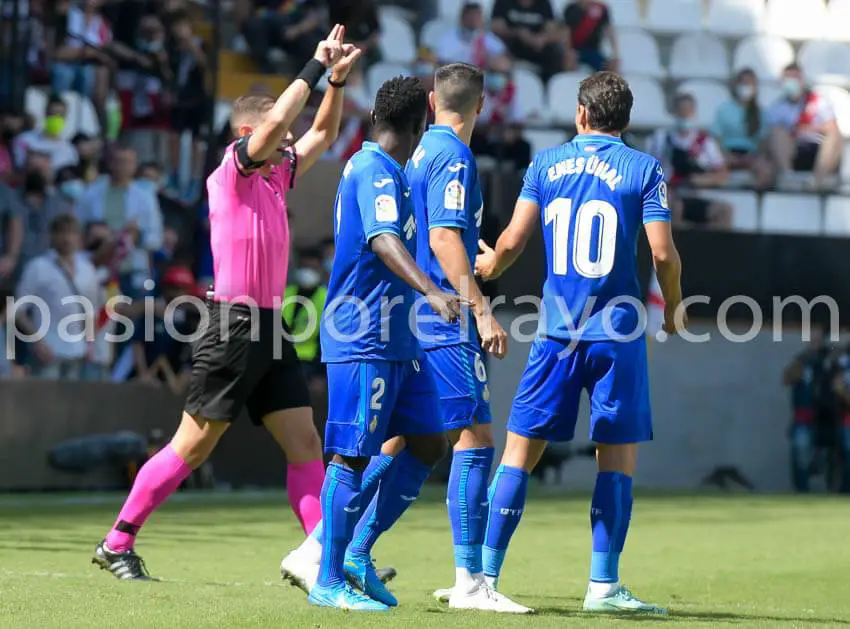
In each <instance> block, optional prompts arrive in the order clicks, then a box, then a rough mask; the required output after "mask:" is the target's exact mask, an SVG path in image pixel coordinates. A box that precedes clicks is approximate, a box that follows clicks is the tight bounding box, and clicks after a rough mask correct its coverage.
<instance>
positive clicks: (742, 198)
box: [700, 190, 759, 232]
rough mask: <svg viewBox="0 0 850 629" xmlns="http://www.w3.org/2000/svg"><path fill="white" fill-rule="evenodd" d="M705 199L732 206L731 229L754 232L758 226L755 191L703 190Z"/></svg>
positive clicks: (757, 203)
mask: <svg viewBox="0 0 850 629" xmlns="http://www.w3.org/2000/svg"><path fill="white" fill-rule="evenodd" d="M700 196H701V197H703V198H705V199H711V200H715V201H722V202H724V203H728V204H729V205H731V206H732V229H734V230H735V231H743V232H754V231H758V228H759V200H758V195H756V193H755V192H750V191H745V190H705V191H703V192H701V193H700Z"/></svg>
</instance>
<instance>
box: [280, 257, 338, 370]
mask: <svg viewBox="0 0 850 629" xmlns="http://www.w3.org/2000/svg"><path fill="white" fill-rule="evenodd" d="M292 279H293V281H292V283H291V284H290V285H289V286H287V287H286V292H285V294H284V308H283V321H284V324H285V325H286V327H287V329H288V330H289V331H290V332H291V333H292V334H293V336H294V337H295V338H297V339H299V341H298V342H297V343H296V344H295V351H296V353H297V354H298V359H299V360H300V361H301V363H302V364H303V365H304V369H305V371H306V373H307V378H308V380H309V379H311V377H312V376H314V375H316V374H322V375H323V374H324V369H323V367H322V364H321V361H320V355H319V326H318V325H315V323H316V317H319V316H320V315H321V313H322V311H323V310H324V308H325V301H326V300H327V295H328V287H327V284H325V281H324V267H323V266H322V254H321V252H320V251H319V250H318V249H304V250H302V251H300V252H299V253H298V266H297V268H296V269H295V271H294V272H293V274H292ZM307 332H310V334H309V335H308V334H307Z"/></svg>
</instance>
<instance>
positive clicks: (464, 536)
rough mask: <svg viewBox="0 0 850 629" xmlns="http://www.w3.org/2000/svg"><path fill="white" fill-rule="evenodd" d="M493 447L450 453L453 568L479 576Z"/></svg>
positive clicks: (448, 504) (449, 497) (448, 499)
mask: <svg viewBox="0 0 850 629" xmlns="http://www.w3.org/2000/svg"><path fill="white" fill-rule="evenodd" d="M493 451H494V450H493V448H471V449H469V450H459V451H457V452H454V453H453V454H452V469H451V472H450V474H449V487H448V492H447V495H446V505H447V506H448V510H449V522H450V523H451V525H452V539H453V540H454V547H455V567H456V568H466V569H467V570H468V571H469V572H470V573H471V574H478V573H480V572H481V571H482V570H483V568H482V564H481V546H482V544H483V543H484V532H485V531H486V529H487V479H488V478H489V476H490V467H491V466H492V465H493Z"/></svg>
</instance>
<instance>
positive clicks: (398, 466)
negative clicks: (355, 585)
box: [349, 450, 433, 557]
mask: <svg viewBox="0 0 850 629" xmlns="http://www.w3.org/2000/svg"><path fill="white" fill-rule="evenodd" d="M432 469H433V468H432V466H430V465H425V464H424V463H422V462H421V461H420V460H419V459H417V458H416V457H415V456H413V455H412V454H411V453H410V451H408V450H404V451H402V453H401V454H399V455H398V456H396V457H395V461H394V463H393V466H392V468H391V469H390V470H389V472H387V473H385V474H384V476H383V477H382V478H381V482H380V486H379V487H378V493H377V494H376V495H375V497H374V498H373V499H372V502H370V503H369V507H368V508H367V510H366V513H364V514H363V516H362V517H361V519H360V522H358V525H357V530H355V532H354V539H353V541H352V542H351V546H350V547H349V552H350V553H351V554H353V555H359V556H362V557H371V554H372V547H373V546H374V545H375V542H376V541H378V537H379V536H380V535H381V533H383V532H384V531H386V530H388V529H389V528H390V527H391V526H392V525H393V524H395V523H396V522H397V521H398V519H399V518H400V517H401V514H402V513H404V512H405V511H406V510H407V508H408V507H409V506H410V505H411V504H412V503H413V502H414V501H415V500H416V499H417V498H418V497H419V491H420V490H421V489H422V485H424V484H425V481H426V480H427V478H428V475H429V474H430V473H431V470H432Z"/></svg>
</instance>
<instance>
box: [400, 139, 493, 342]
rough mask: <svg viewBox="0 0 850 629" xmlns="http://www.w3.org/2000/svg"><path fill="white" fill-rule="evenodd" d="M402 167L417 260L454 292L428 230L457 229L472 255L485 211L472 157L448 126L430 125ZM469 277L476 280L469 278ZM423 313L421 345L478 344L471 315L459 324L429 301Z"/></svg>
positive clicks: (443, 287) (467, 252)
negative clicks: (440, 313)
mask: <svg viewBox="0 0 850 629" xmlns="http://www.w3.org/2000/svg"><path fill="white" fill-rule="evenodd" d="M405 172H406V174H407V180H408V181H409V182H410V189H411V191H412V197H413V204H414V206H415V207H416V225H417V228H418V231H417V244H416V263H417V264H418V265H419V267H420V268H421V269H422V270H423V271H425V273H427V274H428V276H429V277H430V278H431V280H432V281H433V282H434V284H436V285H437V286H438V287H439V288H440V289H441V290H443V291H446V292H449V293H455V292H456V291H455V289H454V287H453V286H452V285H451V283H450V282H449V280H448V279H446V275H445V273H443V268H442V267H441V266H440V262H439V260H437V256H435V255H434V252H433V251H431V243H430V232H431V230H432V229H434V228H435V227H448V228H452V229H457V230H458V231H459V232H460V237H461V240H462V242H463V247H464V249H465V250H466V255H467V257H468V258H469V259H470V260H472V261H474V260H475V255H476V254H477V253H478V232H479V230H480V228H481V221H482V220H483V216H484V201H483V198H482V195H481V186H480V184H479V181H478V167H477V166H476V164H475V158H474V157H473V155H472V151H471V150H470V148H469V147H468V146H467V145H466V144H464V142H463V140H461V139H460V138H459V137H458V136H457V134H456V133H455V132H454V130H453V129H452V128H451V127H447V126H442V125H432V126H431V127H430V128H429V129H428V131H427V132H426V133H425V134H424V135H423V136H422V141H421V142H420V143H419V146H418V147H417V148H416V151H415V152H414V153H413V157H411V159H410V161H408V162H407V167H406V169H405ZM469 281H470V282H474V281H475V279H474V278H472V277H470V278H469ZM421 313H422V315H423V316H422V317H421V320H420V322H419V329H420V330H421V332H422V334H421V335H420V341H421V343H422V346H423V347H424V348H426V349H430V348H433V347H445V346H448V345H457V344H460V343H467V342H471V343H473V344H474V345H475V346H477V345H478V335H477V333H476V332H475V324H474V322H473V321H470V318H469V317H467V318H466V319H465V320H464V322H463V323H462V324H457V323H448V322H446V321H444V320H443V319H441V318H440V317H439V316H438V315H437V313H435V312H434V311H433V310H432V309H431V307H430V306H428V305H427V304H425V305H423V307H422V311H421Z"/></svg>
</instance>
